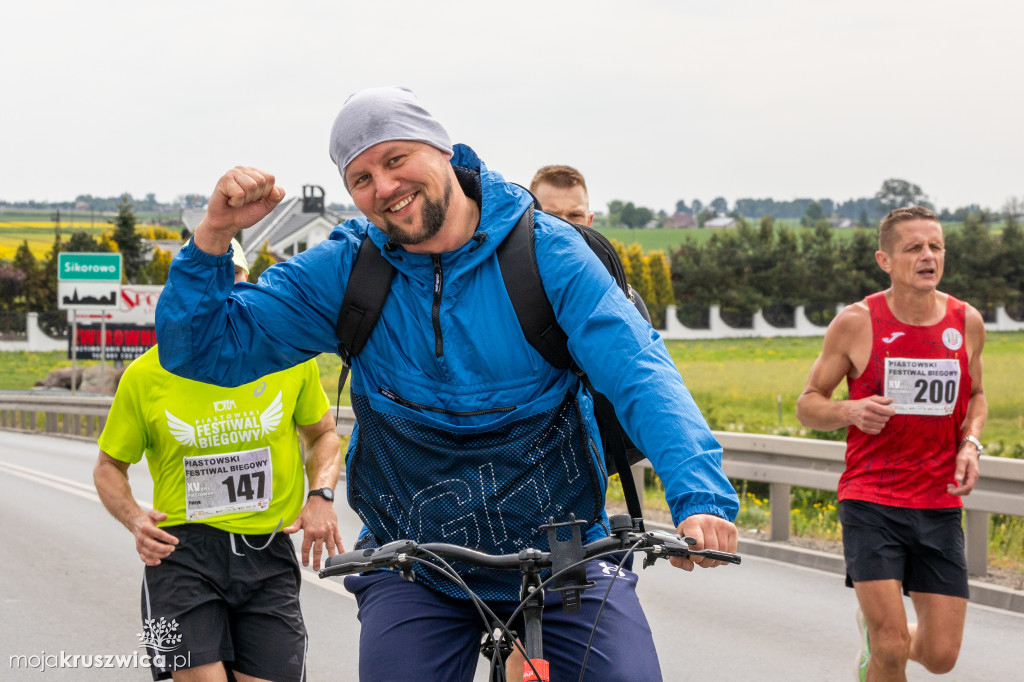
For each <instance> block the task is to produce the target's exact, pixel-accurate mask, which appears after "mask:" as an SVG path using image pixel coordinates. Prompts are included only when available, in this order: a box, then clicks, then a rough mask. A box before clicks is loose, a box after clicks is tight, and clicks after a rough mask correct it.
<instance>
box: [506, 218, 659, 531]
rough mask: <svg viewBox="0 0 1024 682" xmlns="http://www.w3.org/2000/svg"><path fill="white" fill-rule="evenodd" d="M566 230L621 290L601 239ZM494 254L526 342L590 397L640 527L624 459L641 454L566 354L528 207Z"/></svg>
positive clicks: (621, 277) (611, 467) (586, 231)
mask: <svg viewBox="0 0 1024 682" xmlns="http://www.w3.org/2000/svg"><path fill="white" fill-rule="evenodd" d="M570 225H571V223H570ZM572 227H574V228H575V229H576V230H577V231H578V232H579V233H580V234H581V235H582V236H583V238H584V240H585V241H586V242H587V245H588V246H589V247H590V248H591V250H592V251H594V253H596V254H597V256H598V258H600V259H601V262H602V263H603V264H604V265H605V267H606V268H607V269H608V271H609V272H610V273H611V274H612V276H613V277H615V281H616V282H617V283H618V284H619V286H624V285H625V281H626V277H625V272H624V271H623V269H622V263H621V262H620V261H619V259H618V256H617V254H616V253H615V249H614V247H612V245H611V243H610V242H609V241H608V240H607V239H605V237H604V235H602V234H600V233H599V232H597V230H593V229H591V228H582V229H581V228H580V226H577V225H572ZM497 255H498V265H499V267H500V268H501V276H502V279H503V280H504V281H505V290H506V291H507V292H508V296H509V298H510V299H511V300H512V307H513V308H514V309H515V311H516V317H517V318H519V326H520V327H522V329H523V334H524V335H525V336H526V340H527V341H529V342H530V345H531V346H533V347H534V348H535V349H536V350H537V352H538V353H540V354H541V356H542V357H543V358H544V359H545V360H547V362H548V363H549V364H551V365H553V366H555V367H557V368H559V369H568V368H570V367H571V368H573V371H575V372H577V373H578V374H580V376H581V378H582V380H583V381H584V383H585V385H586V386H587V390H589V391H590V393H591V395H592V396H593V397H594V409H595V412H596V415H597V421H598V427H599V429H600V431H601V441H602V442H603V443H604V449H605V464H606V468H607V469H608V474H609V475H611V474H613V473H618V474H619V480H620V482H621V483H622V490H623V496H624V497H625V500H626V507H627V509H628V511H629V515H630V516H631V517H632V518H633V519H635V520H636V523H638V524H639V527H640V528H641V529H642V528H643V510H642V508H641V506H640V496H639V494H638V492H637V489H636V484H635V483H634V481H633V477H632V476H631V474H630V469H629V465H630V460H629V458H630V454H633V455H634V456H635V461H639V460H640V459H642V458H643V455H642V454H641V453H640V452H639V451H637V450H636V449H635V447H633V446H632V443H631V442H629V438H628V437H627V436H626V434H625V432H624V431H623V430H622V426H621V425H620V424H619V420H618V418H617V417H616V416H615V410H614V408H613V407H612V405H611V403H610V402H608V400H607V398H605V397H604V396H603V395H601V394H599V393H597V392H596V391H595V390H594V387H593V386H592V385H591V384H590V380H589V379H588V378H587V376H586V375H585V374H583V373H582V372H581V371H580V370H579V368H577V367H576V364H575V363H574V362H573V359H572V356H571V355H570V354H569V337H568V336H567V335H566V333H565V331H564V330H563V329H562V328H561V327H560V326H559V324H558V320H556V319H555V311H554V309H553V308H552V307H551V301H550V300H549V299H548V296H547V293H546V292H545V291H544V284H543V282H542V281H541V278H540V269H539V268H538V266H537V253H536V251H535V249H534V235H533V207H532V206H531V207H530V208H528V209H527V210H526V212H525V213H523V215H522V216H521V217H520V218H519V221H518V222H516V224H515V227H513V228H512V231H511V232H510V233H509V234H508V236H507V237H505V240H504V241H502V243H501V244H500V245H499V246H498V251H497ZM631 450H632V453H631Z"/></svg>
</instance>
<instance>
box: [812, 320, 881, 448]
mask: <svg viewBox="0 0 1024 682" xmlns="http://www.w3.org/2000/svg"><path fill="white" fill-rule="evenodd" d="M870 342H871V319H870V313H869V312H868V310H867V308H866V307H864V306H860V305H852V306H847V307H846V308H844V309H843V310H842V312H840V313H839V314H838V315H837V316H836V318H835V319H834V320H832V323H831V324H830V325H829V326H828V330H826V332H825V341H824V343H823V344H822V350H821V355H819V356H818V359H817V360H815V361H814V365H813V366H812V367H811V373H810V375H809V376H808V378H807V384H806V386H804V390H803V393H801V394H800V397H799V398H798V399H797V402H796V418H797V420H798V421H799V422H800V423H801V424H803V425H804V426H806V427H808V428H811V429H818V430H819V431H833V430H835V429H841V428H845V427H847V426H850V425H853V426H856V427H857V428H859V429H860V430H861V431H864V432H865V433H871V434H876V433H879V432H881V430H882V428H883V427H884V426H885V424H886V422H888V421H889V418H890V417H891V416H892V415H894V414H896V410H895V409H894V408H892V407H890V406H889V404H890V403H891V402H892V398H886V397H884V396H877V395H875V396H868V397H867V398H862V399H860V400H832V393H833V392H834V391H835V389H836V387H837V386H838V385H839V382H841V381H842V380H843V378H844V377H846V376H848V375H850V374H852V373H854V372H855V371H857V369H856V368H855V367H854V363H853V359H852V357H851V349H852V348H854V347H863V346H864V344H865V343H867V344H869V345H868V346H867V347H868V348H870Z"/></svg>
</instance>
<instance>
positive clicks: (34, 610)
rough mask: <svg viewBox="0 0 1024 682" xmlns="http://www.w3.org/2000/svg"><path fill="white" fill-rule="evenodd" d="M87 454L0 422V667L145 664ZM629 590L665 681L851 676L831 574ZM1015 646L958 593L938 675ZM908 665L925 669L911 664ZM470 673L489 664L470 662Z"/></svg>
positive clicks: (99, 676) (677, 581) (845, 621)
mask: <svg viewBox="0 0 1024 682" xmlns="http://www.w3.org/2000/svg"><path fill="white" fill-rule="evenodd" d="M95 457H96V446H95V445H94V444H90V443H83V442H79V441H72V440H66V439H60V438H50V437H44V436H31V435H22V434H14V433H10V432H0V519H2V520H3V523H2V524H0V571H2V576H3V580H2V581H0V679H5V680H6V679H18V680H20V679H25V680H29V679H40V678H42V679H45V680H111V679H117V680H121V679H136V680H146V679H150V678H149V675H148V671H146V670H141V669H138V668H132V667H131V659H132V657H133V656H134V655H136V654H138V655H141V653H142V650H141V649H139V647H138V636H137V633H139V632H141V631H142V628H141V622H140V608H139V594H140V586H141V574H142V564H141V562H140V561H139V559H138V556H137V555H136V554H135V550H134V541H133V539H132V537H131V535H130V534H129V533H128V532H127V531H126V530H125V529H124V528H122V527H121V526H120V525H119V524H118V523H117V522H116V521H114V520H113V518H111V517H110V516H109V515H108V514H107V512H106V510H104V509H103V507H102V505H101V504H100V503H99V500H98V498H97V497H96V494H95V491H94V489H93V487H92V466H93V463H94V461H95ZM129 473H130V478H131V481H132V484H133V490H134V492H135V495H136V497H137V498H138V499H139V500H140V501H143V502H145V501H148V500H150V499H151V498H152V483H151V481H150V479H149V475H148V471H147V470H146V467H145V466H144V465H143V464H141V463H140V464H138V465H135V466H133V467H132V468H131V470H130V472H129ZM338 511H339V515H340V517H341V521H342V535H343V538H344V540H345V542H346V543H351V541H352V540H353V539H354V537H355V534H356V532H357V530H358V521H357V519H356V518H355V516H354V515H353V514H352V512H351V511H350V510H349V509H348V508H347V507H346V506H345V505H344V503H343V502H340V501H339V503H338ZM638 565H639V562H638ZM303 577H304V578H305V579H306V580H305V581H304V583H303V588H302V601H303V612H304V616H305V619H306V624H307V628H308V630H309V637H310V642H309V660H308V671H309V679H310V680H313V681H316V680H348V679H355V671H356V669H357V660H358V655H357V644H356V643H357V640H358V636H359V623H358V620H357V619H356V615H355V603H354V601H353V600H352V598H351V597H350V596H349V595H348V593H347V592H345V590H344V589H343V588H342V587H341V584H340V580H329V581H321V580H320V579H319V578H317V577H316V575H315V574H314V573H313V572H312V571H309V570H307V571H304V572H303ZM640 594H641V598H642V599H643V601H644V605H645V608H646V611H647V614H648V618H649V620H650V621H651V624H652V628H653V630H654V632H655V638H656V641H657V644H658V650H659V652H660V656H661V661H662V669H663V671H664V675H665V679H666V680H698V679H701V680H726V681H731V680H746V679H751V680H780V681H782V680H786V681H790V680H814V681H831V680H837V681H847V680H851V679H853V659H854V656H855V654H856V649H857V631H856V627H855V625H854V615H853V614H854V611H855V609H856V605H855V599H854V596H853V591H852V590H849V589H847V588H845V587H844V586H843V584H842V578H841V577H840V576H837V575H835V574H831V573H826V572H822V571H817V570H813V569H806V568H800V567H795V566H791V565H788V564H784V563H780V562H777V561H772V560H768V559H760V558H757V557H746V558H745V559H744V562H743V564H742V565H741V566H730V567H727V568H718V569H714V570H701V569H698V570H696V571H694V572H693V573H684V572H682V571H678V570H675V569H672V568H671V567H669V566H668V564H667V563H664V562H659V563H658V564H657V565H656V566H654V567H652V568H650V569H647V570H646V571H645V572H644V573H643V575H642V577H641V581H640ZM1022 645H1024V616H1022V615H1020V614H1015V613H1010V612H1006V611H1001V610H997V609H992V608H988V607H984V606H977V605H974V604H971V605H970V606H969V607H968V613H967V630H966V634H965V637H964V644H963V650H962V653H961V657H960V661H959V663H958V665H957V668H956V669H955V670H954V671H953V672H952V673H950V674H949V675H946V676H944V677H943V678H942V679H944V680H950V681H963V682H968V681H970V682H973V681H982V680H984V681H988V680H1024V672H1022V671H1024V651H1022ZM62 653H63V654H64V659H63V660H64V664H65V665H67V664H68V663H70V660H71V659H69V658H68V657H69V656H73V655H79V656H83V655H95V654H100V655H104V656H107V655H109V656H112V657H113V656H120V657H121V658H122V660H127V664H126V665H128V667H127V668H123V667H122V668H102V669H96V668H84V667H83V665H84V662H85V661H84V660H83V659H81V658H80V659H79V667H77V668H73V669H72V668H67V667H65V668H60V667H52V666H51V664H54V665H57V666H59V665H60V664H61V663H62V656H61V654H62ZM12 657H13V658H12ZM18 657H24V658H18ZM40 661H42V662H43V663H45V664H46V667H47V669H46V670H45V671H41V670H40ZM104 663H108V661H107V660H104ZM109 663H111V664H112V665H122V664H121V663H119V662H118V661H116V660H115V659H113V658H112V659H111V660H110V661H109ZM19 665H20V666H21V668H20V669H19V667H18V666H19ZM29 665H31V666H32V667H31V668H28V669H26V666H29ZM908 678H909V679H910V680H928V679H932V678H933V676H931V675H929V674H927V673H926V672H925V671H924V670H923V669H922V668H921V667H920V666H917V665H915V664H911V666H910V668H909V669H908ZM477 679H479V680H484V679H486V676H485V674H484V671H483V670H482V669H481V670H480V671H479V674H478V676H477Z"/></svg>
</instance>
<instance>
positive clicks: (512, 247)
mask: <svg viewBox="0 0 1024 682" xmlns="http://www.w3.org/2000/svg"><path fill="white" fill-rule="evenodd" d="M497 255H498V266H499V267H500V268H501V277H502V279H503V280H504V281H505V291H507V292H508V296H509V298H510V299H511V300H512V307H513V308H514V309H515V311H516V317H517V318H519V326H520V327H522V329H523V334H524V335H525V336H526V340H527V341H529V342H530V345H531V346H533V347H534V348H535V349H536V350H537V352H538V353H540V354H541V356H542V357H543V358H544V359H545V360H547V361H548V363H550V364H551V365H554V366H555V367H558V368H559V369H568V368H569V367H570V366H572V356H571V355H569V346H568V343H569V337H568V336H566V334H565V332H564V331H563V330H562V328H561V327H560V326H558V321H557V320H556V319H555V311H554V310H553V309H552V307H551V301H549V300H548V295H547V293H546V292H545V291H544V284H543V283H542V282H541V279H540V269H539V268H538V267H537V254H536V252H535V251H534V241H533V207H532V206H530V207H529V208H527V209H526V211H525V212H524V213H523V215H522V216H520V218H519V220H518V222H516V224H515V226H514V227H513V228H512V231H511V232H509V234H508V236H507V237H505V239H504V240H503V241H502V242H501V244H499V245H498V249H497Z"/></svg>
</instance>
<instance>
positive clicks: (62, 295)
mask: <svg viewBox="0 0 1024 682" xmlns="http://www.w3.org/2000/svg"><path fill="white" fill-rule="evenodd" d="M120 293H121V254H119V253H61V254H58V255H57V308H58V309H59V310H88V309H93V310H106V309H111V308H113V309H116V308H117V305H118V297H119V296H120Z"/></svg>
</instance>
